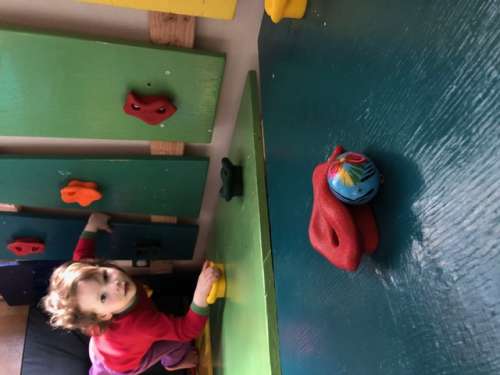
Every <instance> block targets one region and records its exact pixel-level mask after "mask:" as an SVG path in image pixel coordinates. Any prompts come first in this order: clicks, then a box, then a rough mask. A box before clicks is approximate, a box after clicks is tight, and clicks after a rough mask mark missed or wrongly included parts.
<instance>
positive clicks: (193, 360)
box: [162, 348, 200, 371]
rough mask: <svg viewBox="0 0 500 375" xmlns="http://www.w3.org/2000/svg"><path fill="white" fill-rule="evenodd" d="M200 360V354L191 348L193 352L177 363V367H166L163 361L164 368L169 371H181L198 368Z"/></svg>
mask: <svg viewBox="0 0 500 375" xmlns="http://www.w3.org/2000/svg"><path fill="white" fill-rule="evenodd" d="M199 361H200V359H199V355H198V352H197V351H196V350H195V349H194V348H191V350H190V351H189V352H188V353H187V354H186V356H185V357H184V359H183V360H182V361H180V362H179V363H177V364H176V365H165V364H164V363H163V361H162V364H163V367H164V368H165V369H166V370H168V371H175V370H180V369H188V368H194V367H196V366H198V363H199Z"/></svg>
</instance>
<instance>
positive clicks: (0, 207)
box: [0, 203, 21, 212]
mask: <svg viewBox="0 0 500 375" xmlns="http://www.w3.org/2000/svg"><path fill="white" fill-rule="evenodd" d="M0 211H2V212H19V211H21V206H16V205H15V204H8V203H0Z"/></svg>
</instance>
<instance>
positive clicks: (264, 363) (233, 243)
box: [208, 72, 280, 375]
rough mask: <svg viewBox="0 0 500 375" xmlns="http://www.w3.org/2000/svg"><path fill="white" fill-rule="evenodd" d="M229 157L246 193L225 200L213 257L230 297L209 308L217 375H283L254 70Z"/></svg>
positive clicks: (210, 252)
mask: <svg viewBox="0 0 500 375" xmlns="http://www.w3.org/2000/svg"><path fill="white" fill-rule="evenodd" d="M228 157H229V159H230V160H231V161H232V162H233V163H234V164H235V165H238V166H241V167H242V174H243V195H242V196H236V197H234V198H232V199H231V200H230V201H229V202H227V201H225V200H222V199H221V200H220V201H219V205H218V207H217V211H216V214H215V222H214V230H213V233H212V236H211V241H210V244H209V248H208V258H209V259H213V260H215V261H216V262H218V263H223V264H224V265H225V272H226V280H227V289H226V298H225V299H222V300H218V301H217V302H216V303H215V305H213V307H212V308H211V309H210V329H211V339H212V340H211V342H212V348H213V351H212V357H213V370H214V374H216V375H219V374H228V375H230V374H238V375H247V374H248V375H255V374H259V375H271V374H272V375H274V374H278V373H279V371H280V368H279V358H278V340H277V339H278V333H277V323H276V305H275V299H274V276H273V270H272V259H271V247H270V242H269V223H268V218H267V205H266V188H265V177H264V159H263V150H262V133H261V128H260V106H259V99H258V96H257V77H256V73H255V72H250V73H249V75H248V79H247V82H246V85H245V90H244V93H243V97H242V100H241V105H240V110H239V114H238V119H237V122H236V128H235V132H234V134H233V140H232V143H231V151H230V152H229V155H228Z"/></svg>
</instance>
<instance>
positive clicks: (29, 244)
mask: <svg viewBox="0 0 500 375" xmlns="http://www.w3.org/2000/svg"><path fill="white" fill-rule="evenodd" d="M7 249H9V250H10V251H11V252H13V253H14V254H15V255H16V256H27V255H32V254H41V253H43V252H44V250H45V244H44V243H43V241H42V240H39V239H37V238H16V239H15V240H14V241H12V242H11V243H9V244H8V245H7Z"/></svg>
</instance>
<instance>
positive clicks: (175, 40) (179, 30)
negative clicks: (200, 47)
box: [149, 12, 196, 48]
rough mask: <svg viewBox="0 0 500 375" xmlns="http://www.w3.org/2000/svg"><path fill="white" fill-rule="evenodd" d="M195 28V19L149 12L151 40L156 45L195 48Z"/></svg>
mask: <svg viewBox="0 0 500 375" xmlns="http://www.w3.org/2000/svg"><path fill="white" fill-rule="evenodd" d="M195 28H196V19H195V17H192V16H183V15H178V14H173V13H162V12H149V38H150V39H151V42H153V43H155V44H163V45H171V46H175V47H183V48H193V47H194V36H195Z"/></svg>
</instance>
